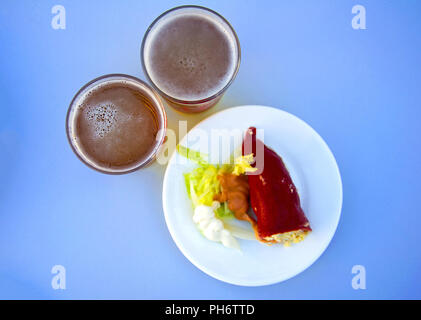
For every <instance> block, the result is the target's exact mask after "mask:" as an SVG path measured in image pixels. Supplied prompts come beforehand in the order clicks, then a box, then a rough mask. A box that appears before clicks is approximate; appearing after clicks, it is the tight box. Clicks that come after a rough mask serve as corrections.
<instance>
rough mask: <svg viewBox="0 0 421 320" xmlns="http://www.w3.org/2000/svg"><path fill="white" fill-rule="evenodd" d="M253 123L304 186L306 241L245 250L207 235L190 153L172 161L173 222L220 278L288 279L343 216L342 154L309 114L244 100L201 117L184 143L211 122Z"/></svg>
mask: <svg viewBox="0 0 421 320" xmlns="http://www.w3.org/2000/svg"><path fill="white" fill-rule="evenodd" d="M250 126H254V127H256V128H257V129H264V143H265V144H266V145H267V146H268V147H270V148H272V149H273V150H275V151H276V152H277V153H278V154H279V155H280V156H281V157H282V159H283V160H284V162H285V164H286V166H287V168H288V170H289V173H290V175H291V177H292V179H293V181H294V184H295V185H296V187H297V190H298V193H299V195H300V199H301V205H302V208H303V210H304V212H305V214H306V216H307V218H308V220H309V221H310V225H311V227H312V229H313V231H312V232H311V233H310V234H309V235H308V236H307V237H306V238H305V239H304V241H302V242H300V243H297V244H293V245H291V247H283V246H282V245H272V246H267V245H264V244H262V243H260V242H258V241H250V240H239V244H240V246H241V251H238V250H235V249H229V248H226V247H224V246H223V245H222V244H220V243H217V242H212V241H209V240H207V239H206V238H204V237H203V236H202V235H201V234H200V233H199V231H198V230H197V228H196V225H195V224H194V223H193V221H192V215H193V209H192V205H191V202H190V200H189V198H188V196H187V193H186V188H185V184H184V177H183V173H186V172H189V171H191V170H192V169H193V168H195V167H196V165H195V164H194V163H192V162H190V161H186V160H184V162H185V164H180V163H183V159H181V158H182V156H181V155H179V154H178V153H177V152H174V154H173V155H172V157H171V159H170V161H169V163H168V167H167V170H166V173H165V177H164V185H163V193H162V197H163V207H164V213H165V220H166V222H167V226H168V229H169V231H170V233H171V236H172V238H173V239H174V241H175V243H176V244H177V246H178V248H179V249H180V250H181V252H182V253H183V254H184V255H185V256H186V257H187V259H189V260H190V261H191V262H192V263H193V264H194V265H195V266H196V267H198V268H199V269H200V270H202V271H203V272H205V273H207V274H208V275H210V276H212V277H214V278H216V279H219V280H221V281H225V282H228V283H231V284H236V285H243V286H261V285H268V284H273V283H277V282H281V281H284V280H286V279H289V278H291V277H293V276H295V275H297V274H299V273H300V272H302V271H304V270H305V269H306V268H308V267H309V266H310V265H311V264H313V262H315V261H316V260H317V259H318V258H319V257H320V255H321V254H322V253H323V251H324V250H325V249H326V247H327V246H328V245H329V242H330V241H331V239H332V237H333V235H334V233H335V230H336V227H337V225H338V222H339V217H340V214H341V207H342V182H341V177H340V173H339V169H338V166H337V164H336V161H335V158H334V156H333V155H332V153H331V151H330V150H329V147H328V146H327V145H326V143H325V142H324V141H323V139H322V138H321V137H320V136H319V135H318V134H317V132H316V131H314V130H313V129H312V128H311V127H310V126H309V125H308V124H306V123H305V122H304V121H302V120H300V119H298V118H297V117H295V116H293V115H291V114H289V113H287V112H285V111H282V110H279V109H275V108H270V107H264V106H241V107H235V108H229V109H226V110H223V111H221V112H218V113H216V114H214V115H212V116H210V117H209V118H207V119H205V120H203V121H202V122H200V123H199V124H198V125H197V126H196V127H195V128H193V129H192V130H191V131H190V132H189V133H188V134H187V136H186V137H184V139H183V140H182V141H181V142H180V144H181V145H185V143H186V141H187V140H186V139H189V135H191V134H192V132H194V130H197V129H201V130H204V131H206V132H208V133H210V132H211V130H212V129H228V130H231V129H233V128H239V129H241V130H242V132H245V130H246V129H247V128H248V127H250ZM189 140H190V139H189ZM190 145H191V144H190V142H189V147H190ZM186 162H187V163H186Z"/></svg>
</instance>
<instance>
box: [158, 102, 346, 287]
mask: <svg viewBox="0 0 421 320" xmlns="http://www.w3.org/2000/svg"><path fill="white" fill-rule="evenodd" d="M256 107H257V108H259V109H261V108H265V109H270V110H276V111H277V112H280V113H284V114H287V115H288V116H291V117H293V118H295V120H298V121H299V122H302V123H303V124H304V125H306V126H307V127H309V128H310V129H311V130H312V131H313V132H314V133H315V135H316V136H317V137H318V139H319V140H320V141H321V142H322V144H323V145H324V147H325V148H326V149H327V150H328V152H329V154H330V156H331V158H332V160H333V163H334V168H335V171H336V174H337V177H338V182H339V184H338V186H339V199H338V200H339V214H338V215H337V218H336V221H335V228H334V230H333V232H332V235H331V236H330V238H329V239H328V241H326V244H325V246H324V247H322V249H321V251H320V252H319V253H318V254H317V255H315V257H314V259H312V260H311V261H310V262H309V263H308V264H306V265H305V266H304V267H303V268H300V269H298V271H297V272H295V273H293V274H291V275H288V276H287V277H279V279H273V280H267V281H254V282H247V283H245V282H237V281H235V280H234V281H231V280H229V279H226V278H224V277H222V276H220V275H219V274H217V273H214V272H213V271H211V270H209V269H208V268H207V267H206V266H205V265H202V264H200V263H198V262H197V261H196V260H195V259H194V258H193V257H191V256H190V255H189V254H188V253H187V250H186V249H185V248H184V246H183V245H182V243H181V242H180V241H179V240H178V239H177V237H176V236H175V235H174V232H175V231H174V230H173V227H172V226H170V224H169V223H168V219H169V218H168V212H167V208H166V207H167V206H166V204H165V199H166V196H167V192H166V189H167V184H168V168H169V164H170V163H171V162H172V161H173V158H174V157H175V156H176V152H177V151H176V150H174V151H173V153H172V155H171V156H170V158H169V160H168V163H167V167H166V168H165V174H164V179H163V184H162V207H163V211H164V218H165V224H166V225H167V229H168V231H169V232H170V235H171V238H172V240H173V241H174V243H175V244H176V246H177V248H178V249H179V250H180V251H181V253H182V254H183V255H184V257H185V258H187V260H189V261H190V263H192V264H193V265H194V266H195V267H196V268H198V269H199V270H200V271H202V272H203V273H205V274H207V275H208V276H210V277H212V278H215V279H217V280H219V281H222V282H225V283H229V284H232V285H237V286H243V287H259V286H268V285H273V284H277V283H281V282H284V281H286V280H289V279H291V278H293V277H295V276H297V275H299V274H300V273H302V272H304V271H305V270H307V269H308V268H309V267H311V266H312V265H313V264H314V263H315V262H316V261H317V260H318V259H319V258H320V257H321V256H322V255H323V253H324V252H325V251H326V249H327V248H328V247H329V245H330V243H331V242H332V239H333V237H334V236H335V234H336V231H337V229H338V226H339V221H340V219H341V216H342V207H343V184H342V177H341V173H340V170H339V166H338V163H337V161H336V158H335V156H334V154H333V152H332V150H331V149H330V148H329V145H328V144H327V143H326V141H325V140H324V139H323V138H322V136H321V135H320V134H319V133H318V132H317V131H316V130H315V129H314V128H313V127H312V126H310V125H309V124H308V123H307V122H305V121H304V120H302V119H300V118H299V117H297V116H296V115H294V114H292V113H290V112H288V111H285V110H282V109H279V108H275V107H271V106H264V105H254V104H253V105H239V106H233V107H228V108H225V109H223V110H220V111H218V112H215V113H214V114H211V115H210V116H208V117H206V118H203V119H202V120H200V121H199V122H198V123H197V124H196V125H194V126H193V127H192V128H191V129H190V130H189V131H188V132H187V133H186V135H185V136H184V137H183V138H182V139H181V140H180V141H179V142H178V144H182V143H183V142H184V141H185V140H186V139H187V137H188V134H189V133H190V132H191V131H192V130H194V129H196V128H197V127H198V126H200V125H201V124H202V123H203V122H204V121H207V120H209V119H211V118H213V117H215V116H217V115H219V114H220V113H223V112H227V111H231V110H233V109H240V108H256ZM178 144H177V145H178Z"/></svg>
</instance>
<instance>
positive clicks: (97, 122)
mask: <svg viewBox="0 0 421 320" xmlns="http://www.w3.org/2000/svg"><path fill="white" fill-rule="evenodd" d="M116 114H117V109H116V106H115V105H114V104H112V102H106V103H104V104H98V105H95V106H89V107H88V108H86V111H85V117H86V119H87V120H88V121H89V122H91V123H92V129H93V132H92V133H93V135H94V136H95V137H97V138H104V136H105V135H106V134H107V133H109V132H111V131H112V130H113V129H114V128H115V123H116Z"/></svg>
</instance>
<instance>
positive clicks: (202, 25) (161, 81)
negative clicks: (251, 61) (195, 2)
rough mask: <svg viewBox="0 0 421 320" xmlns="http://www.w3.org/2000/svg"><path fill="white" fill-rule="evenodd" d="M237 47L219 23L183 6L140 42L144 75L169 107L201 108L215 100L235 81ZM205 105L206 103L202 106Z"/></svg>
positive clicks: (228, 30)
mask: <svg viewBox="0 0 421 320" xmlns="http://www.w3.org/2000/svg"><path fill="white" fill-rule="evenodd" d="M239 54H240V52H239V45H238V39H237V37H236V35H235V32H234V30H233V29H232V28H231V26H230V25H229V24H228V22H226V20H225V19H224V18H222V17H221V16H219V15H218V14H216V13H214V12H213V11H210V10H208V9H205V8H201V7H194V6H186V7H179V8H175V9H173V10H170V11H169V12H167V13H166V14H164V15H162V16H161V17H160V18H159V19H157V20H156V21H155V22H154V23H153V24H152V26H151V28H150V30H149V31H148V32H147V34H146V36H145V39H144V43H143V64H144V69H145V73H146V74H147V76H148V77H149V79H150V81H151V82H152V83H153V84H154V86H155V87H156V88H157V89H158V90H159V91H160V92H161V93H162V94H163V96H164V97H166V98H167V100H169V101H170V102H175V103H178V104H181V105H186V106H190V107H193V108H190V109H192V110H190V111H200V110H194V107H198V108H199V109H202V108H200V107H203V102H210V104H212V103H214V102H216V101H217V99H218V98H219V97H220V96H221V94H222V92H223V91H224V90H225V89H226V87H227V86H228V85H229V84H230V82H231V81H232V80H233V78H234V77H235V74H236V73H237V70H238V65H239ZM208 105H209V103H208Z"/></svg>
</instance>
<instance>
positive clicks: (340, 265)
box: [0, 0, 421, 299]
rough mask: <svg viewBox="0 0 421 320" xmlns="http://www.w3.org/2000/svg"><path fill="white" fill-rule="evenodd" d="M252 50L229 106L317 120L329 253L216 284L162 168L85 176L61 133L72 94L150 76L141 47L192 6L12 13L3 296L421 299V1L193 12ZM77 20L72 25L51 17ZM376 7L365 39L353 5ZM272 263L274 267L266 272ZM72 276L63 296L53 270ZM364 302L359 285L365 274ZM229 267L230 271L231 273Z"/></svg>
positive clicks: (3, 26) (1, 196)
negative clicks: (327, 198) (328, 209)
mask: <svg viewBox="0 0 421 320" xmlns="http://www.w3.org/2000/svg"><path fill="white" fill-rule="evenodd" d="M192 3H194V4H201V5H205V6H208V7H210V8H212V9H214V10H216V11H218V12H219V13H221V14H222V15H224V16H225V17H226V18H227V19H228V20H229V21H230V22H231V23H232V25H233V26H234V28H235V30H236V31H237V33H238V36H239V38H240V42H241V46H242V63H241V67H240V72H239V74H238V76H237V79H236V80H235V82H234V84H233V85H232V86H231V87H230V89H229V90H228V91H227V93H226V95H225V96H224V98H223V99H222V101H221V102H220V103H219V105H218V106H217V107H215V108H213V109H211V110H209V111H207V112H205V113H202V114H199V115H183V114H179V113H176V112H174V111H173V110H171V109H168V108H167V110H168V118H169V127H170V128H174V129H175V128H176V123H177V121H178V120H181V119H187V120H188V124H189V127H192V126H193V125H194V124H195V123H197V122H198V121H199V120H200V119H202V118H204V117H206V116H208V115H210V114H212V113H214V112H216V111H218V110H221V109H223V108H228V107H231V106H235V105H244V104H263V105H269V106H275V107H278V108H282V109H284V110H286V111H288V112H291V113H293V114H295V115H297V116H298V117H300V118H302V119H303V120H305V121H306V122H308V123H309V124H310V125H311V126H312V127H313V128H314V129H316V131H318V132H319V133H320V135H321V136H322V137H323V138H324V139H325V140H326V142H327V143H328V145H329V146H330V148H331V149H332V151H333V153H334V155H335V157H336V159H337V162H338V165H339V168H340V170H341V174H342V179H343V185H344V203H343V210H342V217H341V220H340V223H339V226H338V229H337V232H336V234H335V236H334V238H333V241H332V242H331V244H330V245H329V247H328V249H327V250H326V251H325V253H324V254H323V255H322V256H321V257H320V259H319V260H317V262H315V263H314V265H312V266H311V267H310V268H309V269H307V270H306V271H304V272H303V273H301V274H300V275H298V276H296V277H294V278H292V279H290V280H288V281H286V282H283V283H280V284H276V285H271V286H266V287H257V288H248V287H238V286H233V285H229V284H226V283H223V282H220V281H218V280H215V279H213V278H211V277H209V276H207V275H206V274H204V273H202V272H201V271H200V270H198V269H196V268H195V267H194V266H193V265H192V264H191V263H190V262H189V261H188V260H187V259H186V258H185V257H184V256H183V255H182V254H181V252H180V251H179V250H178V249H177V247H176V245H175V244H174V242H173V241H172V239H171V236H170V234H169V232H168V230H167V227H166V225H165V220H164V215H163V212H162V204H161V190H162V180H163V176H164V172H165V167H162V166H160V165H158V164H157V163H155V164H153V165H152V166H150V167H148V168H147V169H143V170H140V171H138V172H135V173H132V174H128V175H124V176H108V175H104V174H100V173H97V172H95V171H93V170H91V169H89V168H88V167H86V166H84V165H83V164H82V163H81V162H80V161H79V160H78V159H77V158H76V156H75V155H74V154H73V153H72V151H71V149H70V147H69V145H68V142H67V139H66V135H65V130H64V123H65V116H66V111H67V108H68V105H69V103H70V100H71V99H72V97H73V95H74V94H75V92H76V91H77V90H78V89H79V88H80V87H81V86H82V85H83V84H85V83H86V82H88V81H89V80H91V79H93V78H95V77H97V76H100V75H103V74H107V73H127V74H131V75H134V76H137V77H139V78H142V79H145V77H144V75H143V72H142V70H141V64H140V58H139V48H140V42H141V40H142V37H143V34H144V32H145V30H146V28H147V27H148V25H149V24H150V23H151V22H152V20H153V19H154V18H155V17H157V16H158V15H159V14H161V13H162V12H163V11H165V10H167V9H169V8H171V7H173V6H176V5H179V4H186V3H185V2H181V1H139V0H133V1H70V0H55V1H7V2H3V3H2V5H1V8H0V43H1V50H0V58H1V69H2V71H1V74H0V88H1V89H0V101H1V104H0V106H1V112H0V120H1V121H0V150H1V151H0V167H1V170H0V298H3V299H4V298H37V299H75V298H77V299H87V298H94V299H97V298H98V299H104V298H116V299H122V298H127V299H135V298H136V299H301V298H302V299H380V298H385V299H397V298H404V299H415V298H417V299H420V298H421V290H420V285H421V250H420V245H419V244H420V242H421V235H420V232H419V225H420V224H421V211H420V207H421V206H420V201H419V197H420V191H421V188H420V187H421V170H420V169H421V165H420V163H421V161H420V148H421V143H420V133H421V130H420V120H421V108H420V107H421V106H420V101H421V93H420V92H421V90H420V80H421V75H420V71H421V63H420V58H421V54H420V52H421V37H420V31H421V2H420V1H416V0H413V1H408V0H404V1H400V0H399V1H398V0H395V1H373V0H370V1H368V0H358V1H357V0H355V1H351V0H349V1H348V0H344V1H334V0H331V1H324V0H319V1H313V0H311V1H310V0H309V1H292V0H291V1H245V0H241V1H233V0H231V1H193V2H192ZM55 4H61V5H63V6H64V7H65V9H66V29H65V30H54V29H53V28H52V27H51V19H52V17H53V14H52V13H51V8H52V7H53V5H55ZM356 4H362V5H364V6H365V8H366V10H367V29H366V30H354V29H353V28H352V27H351V20H352V18H353V16H354V15H353V14H352V12H351V9H352V7H353V6H354V5H356ZM268 263H270V261H268ZM57 264H61V265H63V266H64V267H65V268H66V272H67V273H66V276H67V277H66V290H53V289H52V287H51V279H52V274H51V268H52V266H54V265H57ZM357 264H360V265H363V266H365V268H366V272H367V288H366V290H354V289H353V288H352V286H351V280H352V277H353V274H352V273H351V269H352V267H353V266H354V265H357ZM227 267H229V266H227Z"/></svg>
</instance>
